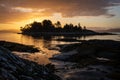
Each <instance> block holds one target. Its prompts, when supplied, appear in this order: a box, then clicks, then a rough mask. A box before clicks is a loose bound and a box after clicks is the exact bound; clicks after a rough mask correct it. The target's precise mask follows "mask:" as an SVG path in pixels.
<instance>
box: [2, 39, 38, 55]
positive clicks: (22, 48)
mask: <svg viewBox="0 0 120 80" xmlns="http://www.w3.org/2000/svg"><path fill="white" fill-rule="evenodd" d="M0 46H3V47H5V48H7V49H9V50H10V51H18V52H30V53H34V52H39V49H38V48H36V47H34V46H32V45H24V44H19V43H14V42H7V41H0Z"/></svg>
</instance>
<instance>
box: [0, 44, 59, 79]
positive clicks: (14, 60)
mask: <svg viewBox="0 0 120 80" xmlns="http://www.w3.org/2000/svg"><path fill="white" fill-rule="evenodd" d="M54 70H55V67H53V66H52V65H50V64H49V65H47V66H45V65H38V64H37V63H35V62H32V61H28V60H25V59H22V58H19V57H18V56H16V55H14V54H12V53H11V52H10V51H9V50H7V49H6V48H4V47H1V46H0V80H61V79H60V77H58V76H57V75H55V74H54V73H55V71H54Z"/></svg>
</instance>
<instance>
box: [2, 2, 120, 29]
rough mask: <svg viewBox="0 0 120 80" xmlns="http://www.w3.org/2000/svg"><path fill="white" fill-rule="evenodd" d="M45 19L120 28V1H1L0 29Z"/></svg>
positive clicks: (16, 27)
mask: <svg viewBox="0 0 120 80" xmlns="http://www.w3.org/2000/svg"><path fill="white" fill-rule="evenodd" d="M44 19H50V20H51V21H52V22H53V23H55V22H56V21H60V22H61V23H62V24H65V23H73V24H75V25H76V24H78V23H79V22H80V23H81V25H82V26H84V25H85V26H87V27H88V28H91V27H93V28H96V29H109V28H120V0H0V30H4V29H19V28H20V27H21V26H24V25H25V24H28V23H31V22H33V21H38V22H41V21H42V20H44Z"/></svg>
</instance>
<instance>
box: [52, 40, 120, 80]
mask: <svg viewBox="0 0 120 80" xmlns="http://www.w3.org/2000/svg"><path fill="white" fill-rule="evenodd" d="M58 46H59V47H60V48H61V50H60V51H61V54H57V55H54V56H53V58H51V59H54V60H60V61H64V62H74V63H76V65H74V66H73V67H74V68H79V69H80V71H76V72H72V73H67V75H69V77H66V79H68V80H120V76H119V75H120V62H119V60H120V54H119V53H120V41H113V40H88V41H82V42H81V43H75V44H67V45H58ZM84 69H85V70H84ZM91 74H92V77H91V76H90V75H91ZM103 74H104V75H103ZM80 75H81V76H80ZM98 75H101V76H98Z"/></svg>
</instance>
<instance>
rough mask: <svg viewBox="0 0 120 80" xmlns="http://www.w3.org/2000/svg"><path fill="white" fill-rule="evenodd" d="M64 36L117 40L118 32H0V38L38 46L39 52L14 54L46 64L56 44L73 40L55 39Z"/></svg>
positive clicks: (82, 38)
mask: <svg viewBox="0 0 120 80" xmlns="http://www.w3.org/2000/svg"><path fill="white" fill-rule="evenodd" d="M64 38H69V39H70V38H74V39H78V40H90V39H110V40H117V41H120V34H119V35H102V36H100V35H99V36H87V37H63V36H60V37H57V36H56V37H31V36H26V35H22V34H17V33H5V32H0V40H5V41H10V42H17V43H22V44H27V45H34V46H35V47H38V48H39V49H40V50H41V52H39V53H35V54H29V53H18V52H15V54H16V55H19V56H20V57H22V58H26V59H29V60H32V61H35V62H37V63H40V64H47V63H51V61H50V60H49V58H50V57H52V56H53V55H54V54H59V51H58V49H59V48H57V47H56V44H71V43H73V42H64V41H57V40H56V39H64Z"/></svg>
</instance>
